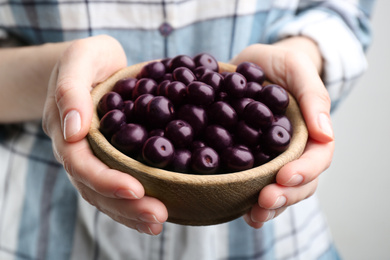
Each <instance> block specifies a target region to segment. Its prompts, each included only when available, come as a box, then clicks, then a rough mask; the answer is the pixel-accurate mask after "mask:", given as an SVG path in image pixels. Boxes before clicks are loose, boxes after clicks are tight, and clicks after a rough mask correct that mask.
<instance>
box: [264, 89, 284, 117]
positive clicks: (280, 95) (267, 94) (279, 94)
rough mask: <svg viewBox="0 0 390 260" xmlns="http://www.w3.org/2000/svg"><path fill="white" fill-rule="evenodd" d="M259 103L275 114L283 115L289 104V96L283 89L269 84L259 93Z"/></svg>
mask: <svg viewBox="0 0 390 260" xmlns="http://www.w3.org/2000/svg"><path fill="white" fill-rule="evenodd" d="M261 101H262V102H263V103H264V104H265V105H267V106H268V107H269V109H271V111H272V112H273V113H275V114H284V113H285V112H286V109H287V106H288V104H289V96H288V94H287V92H286V90H285V89H284V88H282V87H281V86H279V85H275V84H271V85H267V86H264V87H263V89H262V91H261Z"/></svg>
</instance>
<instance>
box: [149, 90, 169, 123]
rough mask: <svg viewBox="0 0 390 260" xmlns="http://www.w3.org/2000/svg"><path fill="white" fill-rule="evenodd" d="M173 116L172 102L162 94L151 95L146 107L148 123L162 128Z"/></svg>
mask: <svg viewBox="0 0 390 260" xmlns="http://www.w3.org/2000/svg"><path fill="white" fill-rule="evenodd" d="M174 117H175V109H174V106H173V104H172V102H171V101H170V100H169V99H167V98H166V97H164V96H156V97H153V98H152V99H151V100H150V101H149V103H148V105H147V107H146V118H147V120H148V122H149V125H151V126H153V127H155V128H162V127H165V125H166V124H167V123H168V122H169V121H171V120H172V119H173V118H174Z"/></svg>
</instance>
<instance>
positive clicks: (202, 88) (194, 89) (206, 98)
mask: <svg viewBox="0 0 390 260" xmlns="http://www.w3.org/2000/svg"><path fill="white" fill-rule="evenodd" d="M214 98H215V92H214V89H213V88H212V87H211V86H209V85H207V84H205V83H203V82H200V81H193V82H191V83H190V84H189V85H188V86H187V100H188V102H190V103H192V104H194V105H199V106H207V105H210V104H211V103H212V102H213V101H214Z"/></svg>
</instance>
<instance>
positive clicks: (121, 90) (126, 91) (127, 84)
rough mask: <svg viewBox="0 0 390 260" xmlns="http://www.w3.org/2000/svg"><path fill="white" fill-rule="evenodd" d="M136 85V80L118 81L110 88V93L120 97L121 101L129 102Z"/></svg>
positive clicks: (125, 79)
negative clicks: (112, 92)
mask: <svg viewBox="0 0 390 260" xmlns="http://www.w3.org/2000/svg"><path fill="white" fill-rule="evenodd" d="M136 84H137V79H136V78H124V79H120V80H118V81H117V82H116V83H115V85H114V87H113V88H112V91H114V92H116V93H118V94H119V95H121V97H122V99H123V100H130V99H131V98H132V95H133V89H134V88H135V85H136Z"/></svg>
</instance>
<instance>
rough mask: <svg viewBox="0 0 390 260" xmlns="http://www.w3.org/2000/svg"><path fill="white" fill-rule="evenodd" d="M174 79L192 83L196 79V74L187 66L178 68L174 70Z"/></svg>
mask: <svg viewBox="0 0 390 260" xmlns="http://www.w3.org/2000/svg"><path fill="white" fill-rule="evenodd" d="M172 76H173V79H174V80H176V81H180V82H183V83H184V84H185V85H188V84H190V83H191V82H192V81H195V80H196V76H195V74H194V73H193V72H192V71H191V70H190V69H189V68H186V67H179V68H176V69H175V70H174V71H173V72H172Z"/></svg>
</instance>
